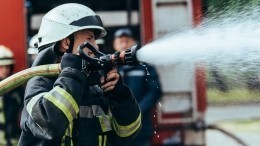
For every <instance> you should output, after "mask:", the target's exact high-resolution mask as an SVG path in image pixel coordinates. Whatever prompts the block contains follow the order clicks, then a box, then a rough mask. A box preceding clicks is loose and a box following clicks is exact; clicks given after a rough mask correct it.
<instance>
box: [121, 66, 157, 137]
mask: <svg viewBox="0 0 260 146" xmlns="http://www.w3.org/2000/svg"><path fill="white" fill-rule="evenodd" d="M120 74H121V75H122V77H123V80H124V83H125V84H126V85H127V86H128V87H129V88H130V89H131V90H132V92H133V94H134V96H135V98H136V99H137V102H138V103H139V106H140V108H141V111H142V116H143V118H142V128H141V131H140V132H139V134H138V135H137V137H136V139H135V140H139V139H141V140H144V139H150V138H151V136H152V134H153V130H154V129H153V125H152V116H153V115H152V109H153V108H154V107H155V105H156V103H157V102H158V100H159V99H160V97H161V94H162V91H161V84H160V80H159V76H158V74H157V71H156V69H155V68H154V67H153V66H151V65H148V64H144V65H139V66H123V67H121V68H120Z"/></svg>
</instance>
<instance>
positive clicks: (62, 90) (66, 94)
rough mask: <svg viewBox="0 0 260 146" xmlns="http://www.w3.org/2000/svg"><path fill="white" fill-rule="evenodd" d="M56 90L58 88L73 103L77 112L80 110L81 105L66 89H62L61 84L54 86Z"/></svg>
mask: <svg viewBox="0 0 260 146" xmlns="http://www.w3.org/2000/svg"><path fill="white" fill-rule="evenodd" d="M54 90H57V92H59V93H60V94H61V95H62V96H63V97H65V98H66V99H67V100H68V101H69V102H70V103H71V105H72V107H73V109H74V110H75V111H76V113H78V112H79V106H78V104H77V103H76V101H75V100H74V98H73V97H72V96H71V95H70V94H69V93H68V92H67V91H66V90H64V89H62V88H61V87H59V86H56V87H54Z"/></svg>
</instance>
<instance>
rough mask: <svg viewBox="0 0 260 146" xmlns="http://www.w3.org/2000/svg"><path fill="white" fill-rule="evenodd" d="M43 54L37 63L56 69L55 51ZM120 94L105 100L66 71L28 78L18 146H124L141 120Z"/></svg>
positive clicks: (127, 94) (127, 96)
mask: <svg viewBox="0 0 260 146" xmlns="http://www.w3.org/2000/svg"><path fill="white" fill-rule="evenodd" d="M45 50H46V51H45ZM45 50H43V51H41V52H40V54H38V56H37V58H38V60H37V58H36V61H35V62H39V63H40V64H44V63H43V62H42V61H41V58H44V57H42V56H46V55H47V56H48V57H49V58H52V59H47V61H48V63H50V61H51V60H53V63H55V60H56V59H55V57H53V54H55V53H51V51H52V50H53V47H50V48H49V49H45ZM46 52H49V53H50V54H49V55H48V53H47V54H44V53H46ZM39 60H40V61H39ZM45 60H46V59H45ZM40 64H37V65H40ZM120 90H122V91H123V92H113V94H112V96H113V97H111V94H110V96H104V93H103V91H102V90H101V88H100V87H99V86H98V85H94V86H89V85H88V84H86V77H85V76H84V75H83V74H82V73H81V72H80V71H78V70H76V69H74V68H70V67H67V68H65V69H63V70H62V72H61V74H60V75H59V76H58V77H57V78H47V77H34V78H32V79H31V80H30V81H29V82H28V84H27V87H26V93H25V99H24V103H25V108H24V110H23V114H22V120H21V127H22V135H21V137H20V140H19V145H20V146H59V145H78V146H123V145H127V144H128V143H129V142H130V141H131V140H132V139H133V138H134V136H135V135H136V134H137V132H138V131H139V129H140V127H141V114H140V109H139V106H138V104H137V102H136V100H135V98H134V97H133V95H132V93H131V91H130V90H129V88H127V87H126V86H123V88H121V89H120Z"/></svg>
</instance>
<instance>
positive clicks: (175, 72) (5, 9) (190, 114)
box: [0, 0, 207, 146]
mask: <svg viewBox="0 0 260 146" xmlns="http://www.w3.org/2000/svg"><path fill="white" fill-rule="evenodd" d="M26 2H29V1H26ZM65 2H66V1H65V0H64V1H62V0H60V1H57V2H53V1H49V0H31V1H30V5H31V6H32V7H31V8H30V7H25V1H23V0H15V1H14V0H1V2H0V17H1V23H0V44H5V45H6V46H8V47H9V48H11V49H12V50H13V51H14V54H15V58H16V60H17V65H16V68H15V71H20V70H23V69H25V68H27V67H28V65H27V60H26V59H27V58H26V54H27V39H28V38H29V37H31V36H33V35H34V34H35V33H36V32H37V31H38V29H39V25H40V21H41V18H42V16H43V15H44V14H45V13H46V12H47V11H49V10H50V9H52V8H53V7H55V6H57V5H59V4H61V3H65ZM70 2H78V3H82V4H86V5H88V6H89V7H91V8H92V9H93V10H94V11H95V12H96V13H97V14H98V15H100V17H101V18H102V20H103V22H104V27H105V28H106V29H107V31H108V36H107V37H106V38H105V42H106V43H105V46H106V47H107V48H112V47H111V45H112V43H111V42H112V40H111V38H113V37H112V34H113V32H114V31H115V30H116V29H117V28H119V27H123V26H129V27H131V28H132V30H133V31H134V33H135V34H137V35H136V38H137V39H138V40H140V42H141V43H142V44H146V43H149V42H151V41H153V40H154V39H156V38H158V37H160V36H162V35H164V34H167V33H169V32H175V31H179V30H181V29H182V28H183V27H196V26H197V25H199V24H200V22H201V19H202V0H140V1H139V0H116V1H115V2H113V3H112V4H111V2H110V1H106V0H95V1H90V2H84V1H83V0H74V1H70ZM111 16H112V17H111ZM26 17H27V18H28V19H26ZM114 18H116V19H114ZM27 26H28V27H27ZM170 49H174V48H170ZM108 50H109V49H108ZM111 51H112V50H110V51H108V53H110V52H111ZM189 68H190V69H191V70H183V69H182V68H181V64H179V65H176V66H175V67H174V68H168V69H167V71H166V70H163V69H160V68H158V72H159V75H160V79H161V83H162V88H163V96H162V98H161V100H160V101H159V102H158V104H157V106H156V107H155V110H154V111H155V112H154V114H153V115H151V118H152V119H153V120H154V128H155V132H154V137H153V141H152V143H153V145H154V146H162V145H171V146H174V145H184V146H205V145H206V143H205V132H204V130H203V128H202V127H203V124H204V119H205V117H204V116H205V112H206V108H207V103H206V86H205V71H204V68H203V67H202V66H201V64H199V63H197V62H196V63H194V64H190V66H189Z"/></svg>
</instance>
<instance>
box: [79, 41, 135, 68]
mask: <svg viewBox="0 0 260 146" xmlns="http://www.w3.org/2000/svg"><path fill="white" fill-rule="evenodd" d="M84 48H88V49H90V50H91V51H92V52H93V53H94V54H95V56H96V57H95V58H93V57H90V56H88V55H87V54H85V53H84V51H83V49H84ZM138 49H140V46H139V45H135V46H132V47H131V48H129V49H127V50H125V51H121V52H116V53H114V54H104V53H102V52H99V51H98V50H97V49H96V48H95V47H94V46H92V45H91V44H90V43H88V42H84V43H83V44H82V45H80V46H79V47H78V52H79V54H80V56H82V57H83V59H85V60H86V61H87V63H88V64H89V65H91V66H92V68H95V70H99V69H104V68H111V67H113V66H123V65H131V66H135V65H138V64H139V61H138V59H137V57H136V53H137V50H138Z"/></svg>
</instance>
